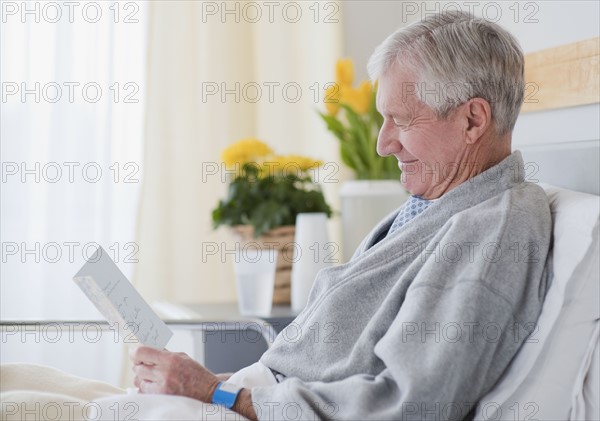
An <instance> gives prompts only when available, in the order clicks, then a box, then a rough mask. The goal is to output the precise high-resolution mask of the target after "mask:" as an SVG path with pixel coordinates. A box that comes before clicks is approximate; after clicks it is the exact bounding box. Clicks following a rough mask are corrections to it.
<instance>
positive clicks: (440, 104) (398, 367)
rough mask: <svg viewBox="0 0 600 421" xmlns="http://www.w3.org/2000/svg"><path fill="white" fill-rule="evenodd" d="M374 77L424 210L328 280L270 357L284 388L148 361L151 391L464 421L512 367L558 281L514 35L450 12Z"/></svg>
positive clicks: (385, 61) (385, 133) (398, 37)
mask: <svg viewBox="0 0 600 421" xmlns="http://www.w3.org/2000/svg"><path fill="white" fill-rule="evenodd" d="M369 72H370V74H371V77H372V79H373V80H379V89H378V93H377V107H378V110H379V111H380V113H381V114H382V115H383V116H384V119H385V120H384V124H383V127H382V129H381V132H380V134H379V139H378V144H377V151H378V153H379V154H380V155H390V154H391V155H394V156H395V157H396V158H397V159H398V165H399V166H400V167H401V169H402V171H403V175H402V183H403V185H404V186H405V187H406V189H407V190H408V191H409V192H410V193H412V196H411V198H410V199H409V201H408V202H407V203H406V204H405V205H404V206H403V207H402V208H401V209H400V210H399V211H397V212H395V213H394V214H393V215H390V216H389V217H387V218H386V219H385V220H383V221H382V222H381V223H380V224H379V225H378V226H377V227H375V228H374V229H373V231H372V232H371V233H370V234H369V235H368V236H367V237H366V238H365V239H364V241H363V242H362V244H361V245H360V246H359V248H358V250H357V251H356V253H355V254H354V256H353V257H352V259H351V260H350V262H348V263H346V264H343V265H339V266H336V267H331V268H328V269H325V270H322V271H321V272H320V273H319V275H318V277H317V279H316V281H315V284H314V287H313V290H312V292H311V295H310V298H309V302H308V305H307V307H306V309H305V310H304V311H303V312H302V313H301V314H300V315H299V316H298V318H297V319H296V320H295V322H294V324H293V325H292V327H290V328H289V329H293V330H294V331H293V332H291V331H290V332H288V334H287V335H286V332H285V331H284V332H283V334H281V335H280V336H279V337H278V338H277V340H276V342H275V344H274V346H273V347H272V348H271V349H270V350H269V351H267V352H266V353H265V354H264V356H263V357H262V358H261V361H260V363H259V364H260V365H261V366H263V367H268V369H270V372H272V373H273V374H272V376H273V382H272V384H271V385H268V386H263V387H253V388H242V389H239V387H236V385H233V384H228V383H221V382H220V379H219V378H218V377H217V376H215V375H213V374H212V373H210V372H208V371H207V370H206V369H204V368H203V367H202V366H200V365H199V364H198V363H196V362H194V361H193V360H191V359H190V358H188V357H187V356H185V355H181V354H172V353H169V352H167V351H157V350H153V349H151V348H139V349H138V350H137V351H136V352H135V353H134V354H133V355H132V359H133V361H134V363H135V366H134V371H135V373H136V384H137V385H138V386H139V387H140V389H141V391H142V392H159V393H168V394H181V395H185V396H190V397H193V398H196V399H199V400H201V401H204V402H217V403H220V404H224V405H225V406H228V407H232V408H233V409H234V410H235V411H237V412H239V413H241V414H243V415H244V416H246V417H248V418H250V419H257V418H260V419H287V418H290V417H291V418H295V419H299V418H301V419H307V418H311V419H314V418H316V419H327V418H339V419H377V420H381V419H463V418H470V417H471V416H472V415H473V412H474V411H473V407H474V405H475V403H476V402H477V401H478V400H479V399H480V398H481V397H482V396H483V395H484V394H485V393H486V392H487V391H489V390H490V389H491V388H492V386H493V385H494V384H495V383H496V382H497V381H498V379H499V378H500V376H501V375H502V373H503V372H504V371H505V370H506V368H507V366H508V365H509V363H510V362H511V360H512V359H513V357H514V356H515V354H516V353H517V351H518V350H519V347H520V346H521V344H522V343H523V342H524V341H525V340H526V338H527V337H528V335H529V334H530V333H531V331H532V330H533V327H534V325H535V322H536V320H537V318H538V315H539V313H540V311H541V307H542V303H543V300H544V296H545V293H546V290H547V287H548V285H547V282H548V276H549V274H548V273H547V267H548V265H547V262H548V261H549V249H550V236H551V218H550V211H549V207H548V202H547V199H546V195H545V194H544V192H543V190H542V189H541V188H539V187H538V186H536V185H532V184H530V183H527V182H525V181H524V179H523V173H524V170H523V161H522V158H521V155H520V153H519V152H514V153H512V154H511V132H512V129H513V127H514V125H515V121H516V119H517V115H518V113H519V109H520V107H521V103H522V101H523V92H524V81H523V55H522V52H521V50H520V48H519V46H518V44H517V42H516V40H515V39H514V38H513V37H512V36H511V35H510V34H509V33H507V32H506V31H505V30H503V29H502V28H500V27H499V26H497V25H495V24H493V23H490V22H487V21H485V20H483V19H478V18H474V17H472V16H470V15H468V14H464V13H444V14H439V15H435V16H431V17H428V18H427V19H425V20H423V21H421V22H418V23H416V24H413V25H411V26H409V27H407V28H404V29H401V30H398V31H397V32H395V33H394V34H392V35H391V36H390V37H389V38H387V39H386V40H385V41H384V42H383V43H382V44H381V45H380V46H379V47H378V48H377V50H376V51H375V53H374V55H373V56H372V57H371V60H370V62H369ZM290 338H293V339H290ZM275 379H276V380H275Z"/></svg>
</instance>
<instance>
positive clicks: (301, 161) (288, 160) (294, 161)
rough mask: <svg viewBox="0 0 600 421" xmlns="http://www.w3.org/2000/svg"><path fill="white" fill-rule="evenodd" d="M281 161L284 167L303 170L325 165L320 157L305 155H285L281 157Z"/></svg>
mask: <svg viewBox="0 0 600 421" xmlns="http://www.w3.org/2000/svg"><path fill="white" fill-rule="evenodd" d="M279 163H280V164H281V168H282V169H286V168H287V167H290V168H292V169H293V168H296V169H300V170H301V171H307V170H310V169H311V168H318V167H320V166H321V165H323V162H322V161H319V160H318V159H313V158H309V157H308V156H303V155H285V156H281V157H279Z"/></svg>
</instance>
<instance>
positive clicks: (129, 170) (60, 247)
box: [0, 2, 147, 380]
mask: <svg viewBox="0 0 600 421" xmlns="http://www.w3.org/2000/svg"><path fill="white" fill-rule="evenodd" d="M7 3H11V4H10V5H7V4H6V3H3V15H2V18H3V23H2V33H1V35H2V44H1V54H2V68H1V71H2V104H1V106H2V113H1V118H2V121H1V153H2V157H1V159H2V184H1V189H2V190H1V215H2V218H1V234H0V235H1V238H2V269H1V284H0V285H1V298H0V299H1V307H0V311H1V318H2V320H3V321H5V322H6V321H10V320H51V319H54V320H65V319H79V320H90V319H101V316H100V315H99V314H98V313H97V312H96V310H95V308H94V307H93V306H92V305H91V304H90V302H89V301H88V300H87V299H86V298H85V296H84V295H83V294H82V293H81V292H80V291H79V289H78V288H77V286H76V285H75V284H74V283H73V282H72V281H71V278H72V276H73V275H74V274H75V273H76V272H77V270H78V269H79V267H80V266H81V265H82V263H83V262H84V260H85V257H87V256H88V255H89V254H90V253H92V252H93V250H94V248H95V245H96V244H100V245H102V246H103V247H104V248H106V250H108V251H109V252H110V253H111V254H112V256H113V258H114V259H115V260H116V261H117V264H118V265H119V267H120V268H121V269H122V270H123V271H124V273H125V274H126V275H128V276H131V274H132V272H133V266H134V263H133V262H134V261H135V260H136V259H139V252H138V246H137V244H136V243H135V226H136V216H137V207H138V199H139V191H140V188H141V183H142V172H143V163H142V156H143V153H142V151H143V148H142V146H143V116H144V97H145V83H144V80H145V71H146V67H145V57H146V51H145V40H146V34H147V19H146V13H145V3H144V2H127V3H121V2H82V3H77V5H75V6H73V4H74V3H71V8H69V6H68V5H67V4H66V3H60V2H58V3H55V2H50V3H46V2H7ZM46 333H47V334H48V335H50V334H49V333H48V332H46ZM48 335H46V334H45V333H44V332H43V331H41V330H38V336H37V337H36V335H35V333H34V334H31V335H27V336H25V338H23V337H21V336H20V335H12V336H10V337H7V341H6V342H5V341H4V340H3V343H2V344H1V345H2V361H3V362H6V361H10V360H13V359H17V358H18V359H20V360H30V361H32V360H34V361H37V360H40V361H39V362H45V363H53V364H54V365H59V366H61V365H64V366H65V368H67V369H69V371H72V372H80V373H81V374H87V375H93V374H94V373H91V372H89V371H87V370H88V369H89V367H87V368H86V366H89V363H90V362H92V363H94V361H95V360H96V358H95V357H100V356H101V355H106V352H107V349H106V348H103V347H99V346H95V347H94V346H89V345H90V342H91V341H87V343H86V345H87V346H86V347H85V349H86V353H85V354H84V353H82V349H84V348H81V347H78V346H75V345H77V344H72V345H69V344H68V343H67V344H66V345H65V346H61V341H58V342H57V343H52V340H54V336H52V335H51V336H48ZM3 338H4V337H3ZM48 339H50V340H48ZM77 339H81V336H80V335H79V334H77V335H75V340H74V341H76V340H77ZM104 339H107V340H108V346H110V345H112V348H111V349H112V351H111V352H114V353H115V355H116V354H118V352H119V350H118V349H115V341H114V340H113V338H112V333H111V334H110V335H108V334H105V338H104ZM11 341H12V342H11ZM84 342H86V341H84ZM44 343H45V344H44ZM53 356H54V357H56V358H53ZM59 356H60V358H59ZM76 356H77V358H75V357H76ZM55 360H56V361H55ZM96 361H100V359H98V360H96ZM104 361H106V360H104ZM104 368H105V367H104V366H103V365H102V363H100V365H98V366H97V367H96V371H97V373H96V374H98V375H97V376H96V377H99V378H103V377H104V378H105V379H107V380H108V379H110V378H106V377H105V376H106V374H105V373H106V372H105V370H104ZM113 373H115V374H114V376H113V377H114V378H115V379H117V378H118V370H116V371H115V370H113Z"/></svg>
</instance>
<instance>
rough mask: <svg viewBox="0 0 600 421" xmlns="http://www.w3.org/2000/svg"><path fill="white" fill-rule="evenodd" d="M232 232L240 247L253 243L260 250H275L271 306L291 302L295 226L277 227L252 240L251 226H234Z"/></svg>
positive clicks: (252, 229)
mask: <svg viewBox="0 0 600 421" xmlns="http://www.w3.org/2000/svg"><path fill="white" fill-rule="evenodd" d="M232 230H233V232H234V235H235V237H236V241H237V242H239V243H240V244H241V245H242V247H243V245H245V244H247V243H255V244H258V245H259V246H260V247H261V248H274V249H275V250H277V266H276V272H275V289H274V290H273V304H277V305H289V304H290V302H291V300H290V297H291V277H292V260H293V257H294V256H293V254H294V234H295V226H294V225H286V226H283V227H278V228H275V229H272V230H271V231H268V232H266V233H264V234H263V235H262V236H260V237H258V238H254V227H253V226H251V225H236V226H234V227H232Z"/></svg>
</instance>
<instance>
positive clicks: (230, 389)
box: [212, 382, 242, 409]
mask: <svg viewBox="0 0 600 421" xmlns="http://www.w3.org/2000/svg"><path fill="white" fill-rule="evenodd" d="M241 390H242V388H241V387H239V386H236V385H235V384H233V383H225V382H221V383H219V384H218V385H217V388H216V389H215V393H213V396H212V403H214V404H217V405H222V406H224V407H225V408H227V409H231V408H233V405H234V404H235V400H236V399H237V396H238V395H239V393H240V391H241Z"/></svg>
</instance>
